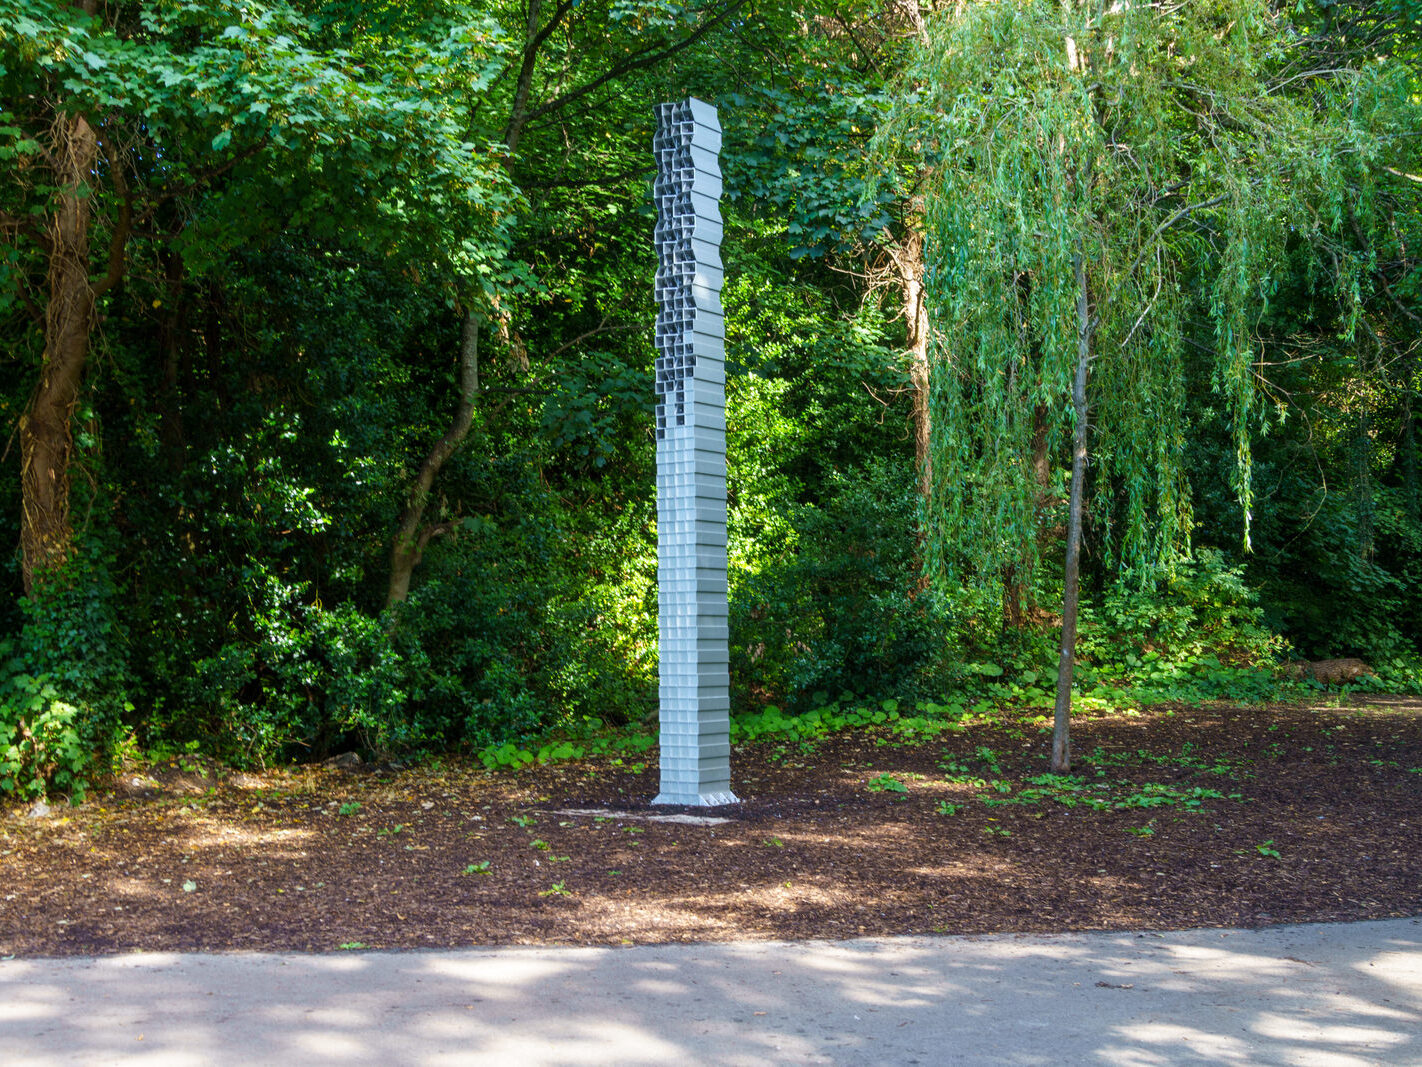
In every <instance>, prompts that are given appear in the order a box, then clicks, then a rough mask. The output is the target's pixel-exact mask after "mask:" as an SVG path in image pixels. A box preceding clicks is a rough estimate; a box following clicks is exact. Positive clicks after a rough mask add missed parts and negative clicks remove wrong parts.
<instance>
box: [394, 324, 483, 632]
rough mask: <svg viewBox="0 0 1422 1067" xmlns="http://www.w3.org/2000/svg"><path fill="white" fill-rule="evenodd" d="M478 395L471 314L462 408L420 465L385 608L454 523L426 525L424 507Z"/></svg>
mask: <svg viewBox="0 0 1422 1067" xmlns="http://www.w3.org/2000/svg"><path fill="white" fill-rule="evenodd" d="M478 393H479V317H478V316H477V315H475V314H474V313H473V312H472V311H471V312H466V313H465V316H464V336H463V338H462V340H461V342H460V346H459V405H458V407H456V408H455V412H454V419H453V421H452V422H451V423H450V426H449V429H448V430H446V431H445V433H444V436H443V437H441V438H440V439H439V440H438V441H437V442H436V443H435V446H434V447H433V448H432V449H430V452H429V455H427V456H426V457H425V460H424V462H423V463H421V464H420V470H419V473H418V474H417V475H416V477H415V484H414V487H413V488H412V489H411V490H410V497H409V500H408V502H407V503H406V505H405V513H404V515H403V516H401V519H400V528H399V530H398V531H397V532H396V534H395V540H394V543H393V544H392V545H391V546H390V588H389V591H388V593H387V594H386V597H385V606H386V607H387V608H390V607H393V606H394V605H396V604H399V603H403V602H404V601H405V599H406V598H407V597H408V596H409V595H410V576H411V575H412V574H413V573H414V571H415V568H416V567H417V566H418V565H419V562H420V558H421V557H422V556H423V555H424V551H425V547H426V546H427V545H428V544H429V543H430V541H431V540H433V539H434V538H436V537H440V536H442V535H443V534H446V533H449V532H450V531H451V530H452V529H454V526H453V524H452V523H448V522H442V523H432V524H426V523H425V508H426V506H427V505H428V504H429V499H430V489H431V488H432V487H433V485H434V480H435V476H436V475H438V474H439V472H440V468H441V467H443V466H444V464H445V462H446V461H447V460H448V459H449V457H450V456H452V455H454V453H455V452H456V451H457V450H458V448H459V446H460V445H461V444H463V442H464V439H465V438H466V437H467V436H468V435H469V428H470V426H472V425H473V423H474V400H475V398H476V396H477V395H478Z"/></svg>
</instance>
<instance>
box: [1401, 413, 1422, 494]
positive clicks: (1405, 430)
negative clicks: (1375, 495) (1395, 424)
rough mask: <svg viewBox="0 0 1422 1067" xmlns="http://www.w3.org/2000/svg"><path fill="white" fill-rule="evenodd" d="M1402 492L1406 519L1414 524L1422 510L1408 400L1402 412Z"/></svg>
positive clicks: (1414, 425)
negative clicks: (1421, 507)
mask: <svg viewBox="0 0 1422 1067" xmlns="http://www.w3.org/2000/svg"><path fill="white" fill-rule="evenodd" d="M1401 451H1402V492H1403V502H1404V505H1405V506H1406V508H1407V517H1408V518H1410V519H1411V520H1412V521H1413V522H1416V521H1417V519H1418V517H1419V515H1422V509H1419V508H1418V492H1417V429H1416V416H1414V415H1413V413H1412V400H1411V399H1410V398H1409V399H1408V400H1407V402H1406V406H1405V407H1404V408H1403V410H1402V450H1401Z"/></svg>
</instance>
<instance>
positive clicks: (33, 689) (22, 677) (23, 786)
mask: <svg viewBox="0 0 1422 1067" xmlns="http://www.w3.org/2000/svg"><path fill="white" fill-rule="evenodd" d="M8 681H9V686H8V687H7V688H6V690H5V692H4V693H3V695H0V793H11V794H18V795H19V796H24V797H42V796H44V795H45V794H46V793H48V792H49V791H51V790H54V791H57V792H61V793H68V794H70V796H71V797H72V798H73V800H74V801H75V803H78V802H79V801H80V800H82V799H83V797H84V792H85V790H86V789H87V788H88V782H87V781H86V780H85V778H84V773H85V771H86V769H87V768H88V767H89V765H90V763H91V761H92V758H93V749H92V747H91V746H90V745H89V744H87V743H86V740H87V739H86V738H85V737H84V735H83V733H82V732H81V723H82V720H81V716H80V713H79V709H77V708H75V707H74V706H73V705H72V704H66V703H65V702H64V701H63V700H61V699H59V690H58V689H56V688H55V687H54V686H53V685H52V684H50V680H49V678H48V677H47V676H45V675H40V676H39V677H33V676H31V675H26V674H16V675H12V676H11V677H10V678H9V679H8Z"/></svg>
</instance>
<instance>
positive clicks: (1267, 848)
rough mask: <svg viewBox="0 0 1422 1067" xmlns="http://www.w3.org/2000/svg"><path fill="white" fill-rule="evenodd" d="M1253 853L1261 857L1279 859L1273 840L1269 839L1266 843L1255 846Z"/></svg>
mask: <svg viewBox="0 0 1422 1067" xmlns="http://www.w3.org/2000/svg"><path fill="white" fill-rule="evenodd" d="M1254 851H1255V852H1257V853H1259V855H1261V856H1269V857H1270V858H1272V859H1279V858H1280V856H1279V850H1278V849H1276V848H1275V847H1274V839H1273V838H1270V839H1269V840H1268V841H1265V842H1264V843H1263V844H1262V845H1255V846H1254Z"/></svg>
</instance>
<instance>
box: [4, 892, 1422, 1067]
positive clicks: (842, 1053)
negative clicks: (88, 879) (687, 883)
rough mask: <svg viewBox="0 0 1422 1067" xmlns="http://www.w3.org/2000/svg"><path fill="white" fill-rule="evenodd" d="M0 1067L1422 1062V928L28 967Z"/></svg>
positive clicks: (13, 999) (11, 974) (13, 991)
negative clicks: (72, 1066) (136, 1066)
mask: <svg viewBox="0 0 1422 1067" xmlns="http://www.w3.org/2000/svg"><path fill="white" fill-rule="evenodd" d="M0 1062H3V1063H4V1064H6V1065H14V1067H18V1065H20V1064H25V1065H29V1064H35V1065H44V1064H62V1063H82V1064H100V1063H116V1064H128V1063H142V1064H174V1065H178V1064H183V1065H186V1064H193V1065H197V1064H202V1065H207V1064H253V1063H270V1064H283V1065H294V1064H304V1063H340V1064H382V1065H390V1064H425V1063H490V1064H493V1063H498V1064H512V1065H514V1067H535V1065H539V1064H619V1065H621V1064H642V1063H649V1064H650V1063H656V1064H764V1063H844V1064H913V1063H921V1064H943V1063H964V1064H1043V1065H1048V1064H1050V1065H1054V1067H1055V1065H1058V1064H1120V1065H1128V1067H1146V1065H1151V1064H1204V1063H1209V1064H1221V1063H1223V1064H1231V1063H1239V1064H1245V1063H1247V1064H1330V1065H1331V1064H1380V1063H1381V1064H1418V1065H1422V919H1395V920H1387V921H1383V922H1367V923H1353V924H1341V925H1314V926H1279V927H1273V928H1270V929H1265V930H1196V931H1189V932H1185V933H1171V934H1144V935H1141V934H1073V935H1057V936H1042V937H1037V936H1033V937H1025V936H996V937H941V938H939V937H933V938H929V937H905V938H893V939H888V940H863V941H841V942H823V941H821V942H803V943H785V942H754V943H740V944H724V945H681V946H675V945H672V946H656V947H645V948H624V949H577V948H549V949H473V950H462V951H454V952H408V953H385V952H371V953H341V954H335V955H323V956H301V955H257V954H251V955H249V954H241V955H193V956H187V955H135V956H122V957H110V958H103V959H73V960H9V961H4V962H0Z"/></svg>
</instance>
